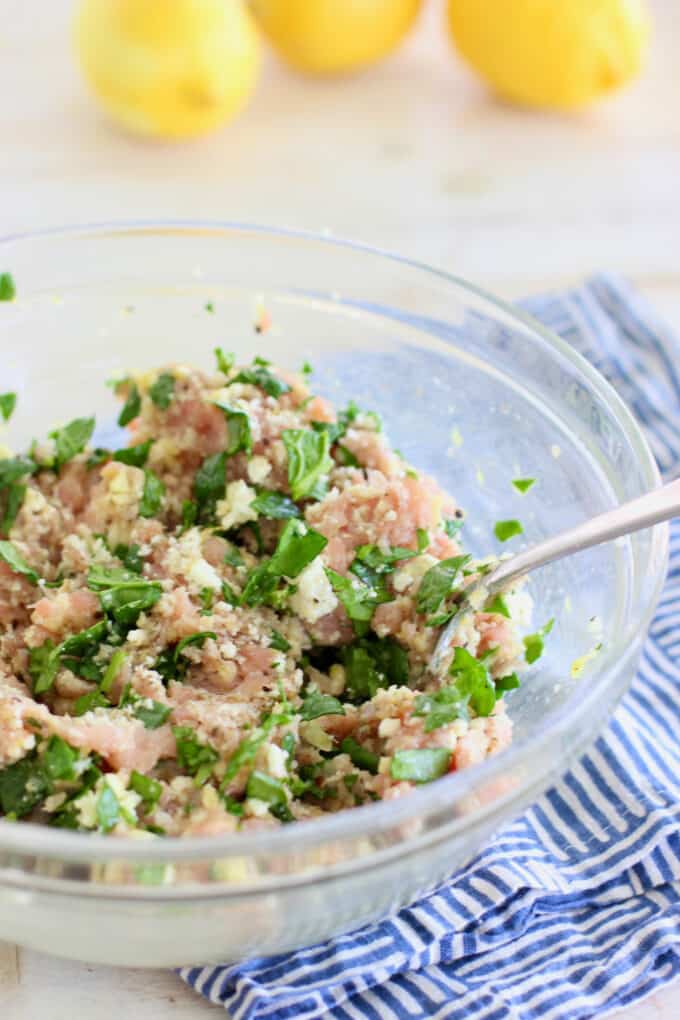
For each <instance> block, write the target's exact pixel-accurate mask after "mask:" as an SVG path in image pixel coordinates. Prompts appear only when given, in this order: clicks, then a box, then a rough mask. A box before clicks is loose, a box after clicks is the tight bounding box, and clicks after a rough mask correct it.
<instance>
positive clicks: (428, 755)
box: [390, 747, 451, 783]
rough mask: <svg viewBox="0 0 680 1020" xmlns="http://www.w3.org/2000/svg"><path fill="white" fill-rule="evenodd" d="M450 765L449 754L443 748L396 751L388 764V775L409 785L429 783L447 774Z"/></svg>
mask: <svg viewBox="0 0 680 1020" xmlns="http://www.w3.org/2000/svg"><path fill="white" fill-rule="evenodd" d="M450 764H451V752H450V751H448V750H447V749H446V748H445V747H423V748H419V749H417V750H413V751H397V753H396V754H395V755H394V757H393V758H392V761H391V762H390V775H391V776H392V779H397V780H407V781H409V782H411V783H431V782H432V780H433V779H439V777H440V776H443V775H444V773H446V772H448V770H449V765H450Z"/></svg>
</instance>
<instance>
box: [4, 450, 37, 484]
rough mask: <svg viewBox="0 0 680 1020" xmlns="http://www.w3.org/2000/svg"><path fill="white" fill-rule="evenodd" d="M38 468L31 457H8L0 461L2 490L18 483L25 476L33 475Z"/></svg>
mask: <svg viewBox="0 0 680 1020" xmlns="http://www.w3.org/2000/svg"><path fill="white" fill-rule="evenodd" d="M37 466H38V465H37V464H36V462H35V461H34V460H31V459H30V458H29V457H7V458H5V459H4V460H0V488H5V487H6V486H7V485H11V484H12V483H13V482H18V481H19V479H20V478H23V477H24V476H25V475H32V474H33V472H34V471H35V470H36V468H37Z"/></svg>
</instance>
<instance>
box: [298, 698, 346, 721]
mask: <svg viewBox="0 0 680 1020" xmlns="http://www.w3.org/2000/svg"><path fill="white" fill-rule="evenodd" d="M344 714H345V709H344V708H343V706H342V703H341V702H339V701H338V699H337V698H334V697H332V696H331V695H330V694H321V692H320V691H312V693H311V694H308V695H307V697H306V698H305V700H304V701H303V702H302V708H301V709H300V718H301V719H302V720H303V721H304V722H310V721H311V720H312V719H318V718H320V716H322V715H344Z"/></svg>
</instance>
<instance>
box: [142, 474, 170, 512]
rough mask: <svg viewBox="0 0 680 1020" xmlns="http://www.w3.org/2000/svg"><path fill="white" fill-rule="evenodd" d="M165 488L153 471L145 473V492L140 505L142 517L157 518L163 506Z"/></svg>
mask: <svg viewBox="0 0 680 1020" xmlns="http://www.w3.org/2000/svg"><path fill="white" fill-rule="evenodd" d="M164 496H165V486H164V485H163V483H162V481H161V480H160V478H157V477H156V475H155V474H154V473H153V471H145V472H144V490H143V492H142V498H141V500H140V503H139V516H140V517H155V516H156V514H157V513H158V511H159V510H160V509H161V507H162V506H163V497H164Z"/></svg>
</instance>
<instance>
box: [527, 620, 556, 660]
mask: <svg viewBox="0 0 680 1020" xmlns="http://www.w3.org/2000/svg"><path fill="white" fill-rule="evenodd" d="M554 624H555V620H554V619H551V620H548V622H547V623H546V624H545V625H544V626H543V627H541V628H540V630H537V631H536V633H535V634H527V636H526V637H525V638H524V658H525V659H526V661H527V662H528V663H529V665H531V663H532V662H536V660H537V659H540V657H541V656H542V655H543V649H544V647H545V641H544V638H545V637H546V636H547V635H548V634H549V633H550V631H551V630H552V629H553V626H554Z"/></svg>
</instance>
